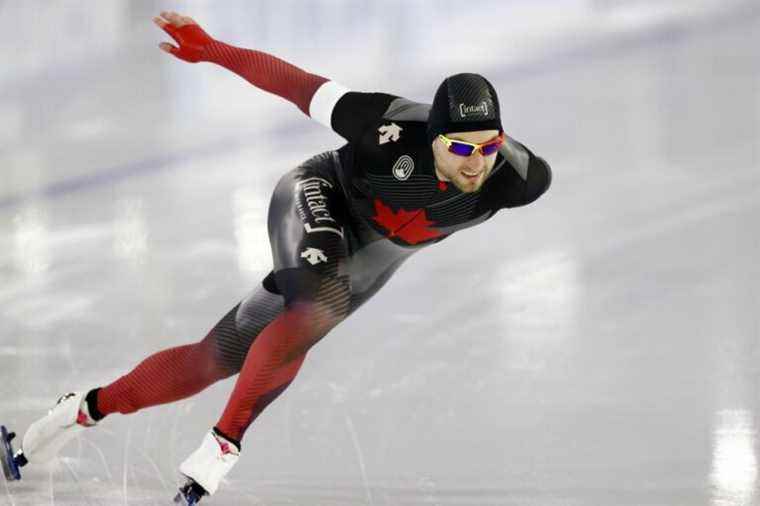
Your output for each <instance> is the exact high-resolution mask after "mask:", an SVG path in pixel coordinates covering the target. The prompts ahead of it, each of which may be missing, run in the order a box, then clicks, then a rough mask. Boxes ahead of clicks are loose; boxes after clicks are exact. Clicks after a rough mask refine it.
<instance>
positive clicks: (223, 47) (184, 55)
mask: <svg viewBox="0 0 760 506" xmlns="http://www.w3.org/2000/svg"><path fill="white" fill-rule="evenodd" d="M164 30H165V31H166V33H168V34H169V35H171V36H172V38H174V40H175V41H177V43H178V44H179V47H174V46H172V48H171V53H172V54H173V55H174V56H176V57H177V58H180V59H182V60H185V61H187V62H191V63H196V62H202V61H205V62H211V63H216V64H217V65H221V66H222V67H224V68H226V69H228V70H231V71H232V72H234V73H235V74H237V75H239V76H240V77H242V78H243V79H245V80H246V81H248V82H249V83H251V84H252V85H254V86H256V87H257V88H261V89H262V90H265V91H268V92H270V93H274V94H275V95H279V96H281V97H282V98H284V99H286V100H289V101H291V102H293V103H294V104H296V106H298V108H299V109H301V111H303V113H304V114H306V115H308V114H309V104H310V103H311V98H312V97H313V96H314V92H315V91H317V88H319V87H320V86H321V85H322V84H323V83H324V82H326V81H327V79H325V78H324V77H322V76H318V75H315V74H310V73H308V72H304V71H303V70H301V69H300V68H298V67H296V66H294V65H291V64H290V63H288V62H286V61H283V60H281V59H279V58H277V57H275V56H272V55H271V54H267V53H264V52H261V51H256V50H253V49H244V48H240V47H235V46H231V45H229V44H225V43H224V42H220V41H218V40H215V39H213V38H212V37H211V36H209V35H208V34H207V33H206V32H205V31H204V30H203V29H202V28H201V27H200V26H198V25H196V24H188V25H184V26H181V27H179V28H177V27H175V26H173V25H171V24H167V25H166V26H164Z"/></svg>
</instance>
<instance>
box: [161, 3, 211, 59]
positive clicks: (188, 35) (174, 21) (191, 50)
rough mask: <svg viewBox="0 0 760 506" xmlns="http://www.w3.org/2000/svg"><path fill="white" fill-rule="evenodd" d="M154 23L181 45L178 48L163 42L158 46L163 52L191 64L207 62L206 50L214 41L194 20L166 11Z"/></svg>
mask: <svg viewBox="0 0 760 506" xmlns="http://www.w3.org/2000/svg"><path fill="white" fill-rule="evenodd" d="M153 22H154V23H155V24H156V25H158V26H159V27H160V28H161V29H162V30H163V31H165V32H166V33H168V34H169V35H171V37H172V38H173V39H174V40H175V41H176V42H177V44H179V47H177V46H173V45H172V44H169V43H168V42H162V43H161V44H159V45H158V47H160V48H161V49H162V50H164V51H166V52H167V53H170V54H173V55H174V56H176V57H177V58H179V59H181V60H184V61H187V62H191V63H196V62H199V61H204V60H205V58H204V56H205V53H206V48H207V47H208V45H209V44H211V43H212V42H214V39H212V38H211V37H210V36H209V35H208V34H207V33H206V32H204V31H203V29H202V28H201V27H200V26H199V25H198V23H196V22H195V20H194V19H193V18H191V17H188V16H182V15H180V14H177V13H176V12H166V11H164V12H162V13H161V16H160V17H155V18H153Z"/></svg>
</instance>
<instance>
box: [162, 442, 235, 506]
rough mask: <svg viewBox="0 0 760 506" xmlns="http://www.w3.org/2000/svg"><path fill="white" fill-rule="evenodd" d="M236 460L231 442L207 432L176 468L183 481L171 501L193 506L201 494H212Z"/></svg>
mask: <svg viewBox="0 0 760 506" xmlns="http://www.w3.org/2000/svg"><path fill="white" fill-rule="evenodd" d="M239 458H240V450H239V449H238V447H237V446H236V445H235V443H233V442H231V441H229V440H227V439H226V438H225V437H224V436H222V435H221V434H218V433H216V432H215V431H213V430H211V431H209V432H208V433H207V434H206V436H205V437H204V438H203V442H202V443H201V447H200V448H198V449H197V450H195V451H194V452H193V453H192V454H191V455H190V456H189V457H188V458H187V459H186V460H185V461H184V462H183V463H182V464H181V465H180V466H179V471H180V473H182V474H183V475H184V476H185V477H186V478H187V482H186V483H185V484H184V485H183V486H182V487H181V488H180V489H179V493H178V494H177V495H176V497H175V498H174V502H175V503H177V504H183V505H187V506H193V505H195V504H198V502H199V501H200V500H201V497H203V496H204V495H213V494H214V492H216V490H217V488H219V482H221V481H222V478H224V477H225V476H226V475H227V473H229V472H230V470H231V469H232V466H234V465H235V463H236V462H237V461H238V459H239Z"/></svg>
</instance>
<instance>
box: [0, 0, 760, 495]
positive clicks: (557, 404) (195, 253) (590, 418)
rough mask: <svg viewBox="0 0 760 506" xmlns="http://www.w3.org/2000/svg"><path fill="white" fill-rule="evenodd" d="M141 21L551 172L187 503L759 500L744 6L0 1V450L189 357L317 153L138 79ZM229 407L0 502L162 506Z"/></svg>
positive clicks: (115, 433)
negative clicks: (495, 97) (110, 386)
mask: <svg viewBox="0 0 760 506" xmlns="http://www.w3.org/2000/svg"><path fill="white" fill-rule="evenodd" d="M161 10H175V11H178V12H180V13H182V14H186V15H190V16H192V17H194V18H195V19H196V20H197V21H198V22H199V23H200V24H201V25H202V26H203V27H204V29H206V31H208V32H209V33H210V34H211V35H212V36H213V37H215V38H218V39H220V40H223V41H225V42H227V43H230V44H233V45H237V46H241V47H247V48H253V49H258V50H261V51H266V52H269V53H272V54H275V55H277V56H279V57H280V58H283V59H285V60H287V61H289V62H291V63H293V64H295V65H298V66H300V67H302V68H304V69H306V70H308V71H311V72H314V73H317V74H320V75H323V76H326V77H329V78H331V79H334V80H336V81H338V82H340V83H342V84H344V85H346V86H348V87H350V88H352V89H355V90H359V91H383V92H388V93H393V94H397V95H401V96H405V97H407V98H410V99H413V100H417V101H421V102H429V101H430V100H431V99H432V94H433V93H434V91H435V89H436V87H437V86H438V84H439V83H440V81H441V80H442V79H443V78H445V77H446V76H448V75H450V74H454V73H458V72H478V73H482V74H483V75H485V76H486V77H488V78H489V79H490V80H491V81H492V82H493V84H494V85H495V87H496V89H497V90H498V92H499V94H500V99H501V104H502V111H503V118H502V121H503V123H504V127H505V129H506V131H507V133H508V134H509V135H511V136H512V137H514V138H516V139H518V140H520V141H521V142H523V143H524V144H526V145H527V146H528V147H530V148H531V149H532V150H533V151H534V152H535V153H537V154H539V155H540V156H542V157H543V158H545V159H546V160H547V161H548V162H549V163H550V164H551V166H552V168H553V171H554V182H553V185H552V187H551V189H550V191H549V192H548V193H547V194H546V195H544V196H543V197H542V198H541V199H540V200H538V201H537V202H535V203H534V204H531V205H530V206H527V207H525V208H519V209H514V210H505V211H502V212H501V213H500V214H498V215H497V216H496V217H495V218H494V219H492V220H490V221H488V222H487V223H485V224H483V225H481V226H478V227H475V228H473V229H469V230H466V231H463V232H460V233H458V234H456V235H455V236H452V237H451V238H450V239H448V240H447V241H445V242H443V243H441V244H440V245H436V246H433V247H431V248H428V249H426V250H425V251H424V252H421V253H419V254H417V255H415V256H414V257H412V258H411V259H410V260H409V261H408V262H407V263H406V264H404V265H403V266H402V268H401V269H400V270H399V271H398V273H397V274H396V276H395V277H394V278H393V279H392V280H391V281H390V282H389V283H388V285H387V286H386V287H385V288H384V289H383V290H382V291H381V292H380V293H379V294H378V295H377V296H376V297H375V298H374V299H373V300H372V301H371V302H370V303H368V304H367V305H365V306H364V307H363V308H362V309H361V310H359V311H357V312H356V314H354V315H352V316H351V318H349V319H348V320H346V321H345V322H343V323H342V324H341V325H340V326H339V327H337V328H336V329H335V330H334V331H333V332H332V333H331V334H330V335H329V336H328V337H326V338H325V339H324V340H323V341H322V342H320V343H319V345H317V346H316V347H315V348H314V349H313V350H312V351H311V352H310V354H309V358H308V359H307V361H306V363H305V365H304V367H303V369H302V370H301V373H300V374H299V376H298V377H297V379H296V380H295V382H294V383H293V385H291V387H290V388H289V389H288V390H287V391H286V392H285V394H283V395H282V396H281V397H280V398H279V399H278V400H277V401H276V402H275V403H274V404H272V405H271V406H270V407H269V408H268V409H267V410H266V411H265V412H264V414H263V415H262V416H261V417H260V418H259V419H257V421H256V422H255V423H254V425H253V426H252V427H251V429H250V430H249V431H248V433H247V435H246V438H245V440H244V442H243V445H244V447H243V448H244V450H243V455H242V458H241V460H240V462H239V463H238V465H237V466H236V467H235V469H234V470H233V472H232V473H231V474H230V475H229V480H228V483H226V484H225V485H224V486H223V487H222V488H221V490H220V491H219V492H218V493H217V495H215V496H214V497H212V498H210V499H209V500H208V503H209V504H225V505H239V504H256V505H285V504H288V505H293V504H295V505H371V506H380V505H383V506H386V505H388V506H391V505H423V504H424V505H454V504H456V505H542V506H547V505H548V506H552V505H557V506H559V505H563V506H570V505H572V506H581V505H582V506H586V505H588V506H591V505H611V504H615V505H663V506H664V505H667V506H674V505H688V506H695V505H711V506H729V505H731V506H733V505H737V506H738V505H742V506H743V505H754V504H760V491H759V490H758V488H759V487H760V485H759V484H758V462H757V460H758V453H759V450H760V443H758V439H757V431H758V423H759V422H758V416H759V415H760V387H759V386H758V382H759V381H760V317H759V316H758V314H760V297H759V295H758V288H757V286H758V281H760V266H759V265H760V264H758V261H757V259H758V258H760V232H758V230H759V227H758V218H760V213H759V212H760V170H759V168H758V151H759V150H760V137H759V134H760V58H758V49H757V48H758V47H760V3H758V2H757V1H755V0H750V1H738V0H736V1H735V0H720V1H711V0H691V1H686V0H683V1H679V0H659V1H654V0H651V1H650V0H555V1H546V0H533V1H527V0H499V1H496V0H483V1H480V2H474V3H473V2H471V3H466V2H461V1H458V2H454V1H449V0H436V1H433V0H417V1H413V0H407V1H401V0H386V1H384V2H379V1H369V0H331V1H328V0H321V1H320V0H299V1H295V0H279V1H277V2H269V1H258V2H246V1H232V0H225V1H215V2H211V1H206V2H201V1H195V2H190V1H187V2H177V1H166V2H157V1H126V0H122V1H118V0H108V1H105V2H95V1H89V2H87V1H74V0H71V1H66V2H63V1H59V2H46V1H28V2H27V1H21V0H2V1H0V61H1V62H2V65H0V171H1V172H0V379H2V382H0V394H2V395H0V423H3V424H5V425H7V426H9V427H11V428H12V429H15V430H17V431H18V432H19V433H22V432H23V431H24V430H25V428H26V427H27V426H28V424H29V423H31V422H32V421H33V420H34V419H36V418H38V417H39V416H41V415H42V414H44V413H45V411H46V410H47V409H48V408H50V407H51V405H52V404H53V403H54V402H55V400H56V399H57V398H58V396H59V395H61V394H63V393H65V392H68V391H71V390H74V389H83V388H90V387H92V386H95V385H102V384H105V383H109V382H111V381H112V380H114V379H115V378H117V377H119V376H120V375H122V374H124V373H126V372H127V371H128V370H129V369H131V368H132V367H133V366H134V365H136V364H137V363H138V362H139V361H140V360H142V359H143V358H144V357H145V356H146V355H148V354H150V353H153V352H155V351H158V350H159V349H163V348H166V347H169V346H176V345H179V344H184V343H189V342H194V341H197V340H199V339H201V338H202V337H203V336H204V335H205V334H206V332H207V331H208V330H209V329H210V328H211V327H212V326H213V325H214V324H215V323H216V321H217V320H218V319H219V318H220V317H221V316H222V315H223V314H224V313H225V312H226V311H227V310H228V309H229V308H231V307H232V306H233V305H234V304H235V303H236V302H237V301H238V300H240V299H241V298H242V297H244V296H245V295H246V293H248V292H249V291H250V290H251V289H253V288H254V287H255V286H257V284H258V283H259V282H260V281H261V279H262V278H263V277H264V276H265V275H266V274H267V273H268V272H269V270H270V269H271V256H270V250H269V244H268V237H267V233H266V228H265V224H266V213H267V206H268V203H269V198H270V195H271V192H272V190H273V188H274V185H275V184H276V182H277V180H278V179H279V177H280V176H281V175H282V174H283V173H285V172H286V171H288V170H290V169H292V168H293V167H295V166H296V165H297V164H299V163H300V162H301V161H303V160H305V159H307V158H309V157H310V156H312V155H313V154H316V153H318V152H320V151H324V150H328V149H333V148H337V147H338V146H340V145H341V144H342V140H341V138H340V137H338V136H337V135H336V134H334V133H333V132H331V131H330V130H328V129H325V128H324V127H322V126H320V125H319V124H317V123H316V122H314V121H311V120H309V119H308V118H307V117H306V116H304V115H303V114H302V113H301V112H300V111H298V109H297V108H295V107H294V106H293V105H292V104H290V103H288V102H286V101H284V100H282V99H280V98H278V97H276V96H273V95H268V94H266V93H265V92H262V91H260V90H258V89H255V88H253V87H252V86H250V85H249V84H248V83H246V82H245V81H243V80H242V79H241V78H239V77H238V76H236V75H234V74H231V73H230V72H228V71H226V70H225V69H222V68H221V67H217V66H214V65H211V64H208V63H200V64H196V65H193V64H188V63H185V62H182V61H179V60H177V59H174V58H173V57H171V56H169V55H167V54H165V53H163V52H161V51H160V50H159V49H158V43H159V42H161V41H166V40H169V39H168V36H166V35H165V34H164V33H162V32H161V31H160V30H159V29H158V28H156V27H155V26H154V25H153V24H152V22H151V18H152V17H153V16H154V15H157V14H158V13H159V12H160V11H161ZM232 385H233V380H227V381H224V382H221V383H219V384H216V385H214V386H212V387H211V388H209V389H208V390H206V391H204V392H203V393H201V394H199V395H198V396H196V397H194V398H192V399H189V400H186V401H182V402H179V403H176V404H171V405H167V406H160V407H156V408H153V409H149V410H144V411H141V412H138V413H136V414H133V415H130V416H119V415H115V416H112V417H109V418H108V419H107V420H106V421H104V422H103V424H101V426H100V427H98V429H96V430H92V431H88V432H87V433H85V436H84V437H83V438H81V439H80V440H79V441H78V442H77V443H74V444H72V445H71V446H70V447H68V448H67V449H66V450H64V452H63V453H64V456H63V458H62V459H61V460H60V462H58V464H57V465H56V466H55V467H53V468H51V469H50V470H45V469H35V468H33V467H32V466H29V467H28V468H25V469H24V471H25V474H24V480H23V481H21V482H14V483H5V482H4V483H3V485H0V504H3V505H5V504H8V505H14V506H15V505H32V504H58V505H81V504H109V505H110V504H125V505H142V504H167V503H168V502H169V500H170V498H171V497H172V496H173V494H174V490H175V487H176V485H177V483H178V482H179V476H178V472H177V466H178V465H179V463H180V462H181V461H182V460H183V459H184V458H185V457H186V456H187V455H188V454H189V453H190V452H191V451H193V450H194V449H195V448H196V447H197V446H198V444H199V443H200V441H201V439H202V437H203V434H204V432H205V431H206V430H207V429H208V428H209V427H210V426H211V425H212V424H213V423H215V422H216V420H217V417H218V416H219V413H220V412H221V410H222V409H223V407H224V404H225V401H226V398H227V395H228V394H229V392H230V391H231V389H232ZM1 479H2V478H0V480H1Z"/></svg>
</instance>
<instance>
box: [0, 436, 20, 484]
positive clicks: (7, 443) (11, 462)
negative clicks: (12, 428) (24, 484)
mask: <svg viewBox="0 0 760 506" xmlns="http://www.w3.org/2000/svg"><path fill="white" fill-rule="evenodd" d="M15 436H16V434H14V433H12V432H11V433H9V432H8V429H6V428H5V425H0V440H1V443H2V447H0V463H1V464H2V468H3V474H4V475H5V479H6V480H8V481H16V480H20V479H21V471H20V470H19V467H18V464H17V463H16V459H14V458H13V446H12V445H11V441H12V440H13V438H14V437H15Z"/></svg>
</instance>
